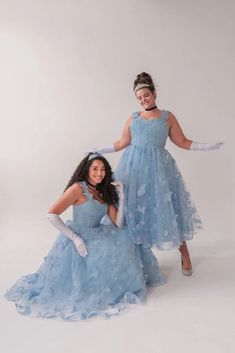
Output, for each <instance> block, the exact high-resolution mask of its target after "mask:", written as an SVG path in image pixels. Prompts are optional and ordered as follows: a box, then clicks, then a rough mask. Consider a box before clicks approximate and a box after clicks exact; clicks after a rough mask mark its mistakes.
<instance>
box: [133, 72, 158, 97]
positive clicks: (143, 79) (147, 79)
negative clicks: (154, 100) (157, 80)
mask: <svg viewBox="0 0 235 353" xmlns="http://www.w3.org/2000/svg"><path fill="white" fill-rule="evenodd" d="M141 83H146V84H147V85H149V88H150V90H151V91H152V92H154V91H155V86H154V83H153V79H152V77H151V76H150V75H149V74H148V73H147V72H141V73H140V74H138V75H137V76H136V79H135V81H134V88H133V90H135V87H136V86H137V85H138V84H141Z"/></svg>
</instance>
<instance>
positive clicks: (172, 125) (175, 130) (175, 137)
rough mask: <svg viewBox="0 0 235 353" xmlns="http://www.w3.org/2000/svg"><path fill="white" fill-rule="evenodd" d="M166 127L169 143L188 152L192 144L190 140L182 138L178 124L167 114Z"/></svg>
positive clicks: (173, 117) (171, 115)
mask: <svg viewBox="0 0 235 353" xmlns="http://www.w3.org/2000/svg"><path fill="white" fill-rule="evenodd" d="M168 125H169V138H170V139H171V141H172V142H173V143H174V144H175V145H176V146H178V147H180V148H183V149H185V150H189V149H190V147H191V144H192V140H189V139H187V138H186V137H185V136H184V133H183V131H182V129H181V127H180V124H179V123H178V121H177V119H176V117H175V116H174V115H173V114H172V113H169V117H168Z"/></svg>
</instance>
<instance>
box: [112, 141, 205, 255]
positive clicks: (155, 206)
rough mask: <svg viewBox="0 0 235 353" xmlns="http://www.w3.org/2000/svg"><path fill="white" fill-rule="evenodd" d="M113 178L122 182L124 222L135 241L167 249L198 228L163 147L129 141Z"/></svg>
mask: <svg viewBox="0 0 235 353" xmlns="http://www.w3.org/2000/svg"><path fill="white" fill-rule="evenodd" d="M115 178H116V179H118V180H121V181H123V183H124V185H125V197H126V200H125V207H126V209H125V214H126V222H127V225H128V227H129V230H130V233H131V236H132V239H133V240H134V242H135V243H137V244H147V245H149V246H153V245H156V246H157V248H158V249H161V250H168V249H172V248H174V247H178V246H179V245H180V244H182V242H183V241H184V240H190V239H192V238H193V235H194V234H195V233H197V232H198V231H199V230H201V229H202V222H201V219H200V217H199V215H198V213H197V210H196V207H195V205H194V203H193V201H192V198H191V196H190V194H189V192H188V191H187V189H186V186H185V183H184V181H183V179H182V176H181V174H180V171H179V169H178V167H177V165H176V163H175V160H174V159H173V158H172V156H171V155H170V153H169V152H168V151H167V150H166V149H164V148H159V147H155V146H149V145H146V146H143V145H142V146H139V145H130V146H129V147H128V148H127V149H126V150H125V151H124V153H123V155H122V157H121V160H120V162H119V165H118V167H117V169H116V172H115Z"/></svg>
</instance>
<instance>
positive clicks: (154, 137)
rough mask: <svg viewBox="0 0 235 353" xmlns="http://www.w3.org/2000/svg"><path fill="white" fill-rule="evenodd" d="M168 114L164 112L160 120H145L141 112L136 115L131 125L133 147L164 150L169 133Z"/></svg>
mask: <svg viewBox="0 0 235 353" xmlns="http://www.w3.org/2000/svg"><path fill="white" fill-rule="evenodd" d="M168 114H169V112H168V111H167V110H163V111H162V113H161V117H160V118H154V119H145V118H142V117H141V116H140V115H139V112H136V113H134V115H133V119H132V121H131V125H130V130H131V145H135V146H142V147H158V148H164V147H165V144H166V139H167V137H168V132H169V128H168V125H167V118H168Z"/></svg>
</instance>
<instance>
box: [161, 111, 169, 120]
mask: <svg viewBox="0 0 235 353" xmlns="http://www.w3.org/2000/svg"><path fill="white" fill-rule="evenodd" d="M168 115H169V111H168V110H163V111H162V120H167V118H168Z"/></svg>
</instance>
